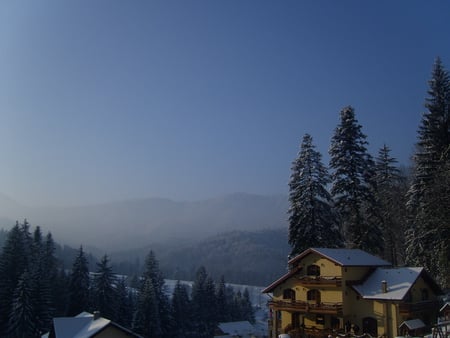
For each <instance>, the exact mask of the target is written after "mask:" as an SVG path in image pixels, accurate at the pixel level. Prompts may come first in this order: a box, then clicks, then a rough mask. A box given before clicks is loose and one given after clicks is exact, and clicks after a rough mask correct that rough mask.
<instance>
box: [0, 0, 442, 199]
mask: <svg viewBox="0 0 450 338" xmlns="http://www.w3.org/2000/svg"><path fill="white" fill-rule="evenodd" d="M449 18H450V1H445V0H442V1H433V0H431V1H430V0H428V1H423V0H420V1H414V0H408V1H406V0H404V1H391V0H390V1H379V0H377V1H360V0H358V1H346V0H344V1H335V0H330V1H298V0H291V1H289V0H286V1H275V0H274V1H262V0H216V1H213V0H204V1H200V0H178V1H172V0H160V1H150V0H149V1H143V0H142V1H138V0H135V1H131V0H129V1H125V0H103V1H101V0H94V1H93V0H77V1H75V0H74V1H61V0H54V1H48V0H40V1H35V0H30V1H22V0H4V1H1V2H0V117H1V119H0V158H1V161H0V192H1V193H3V194H6V195H8V196H10V197H11V198H13V199H15V200H17V201H20V202H22V203H25V204H28V205H46V204H49V205H73V204H89V203H96V202H103V201H111V200H121V199H126V198H140V197H166V198H171V199H174V200H196V199H203V198H209V197H216V196H220V195H222V194H226V193H231V192H248V193H256V194H280V193H281V194H287V193H288V186H287V182H288V180H289V175H290V166H291V162H292V160H293V159H294V158H295V157H296V154H297V152H298V147H299V144H300V141H301V138H302V137H303V135H304V134H305V133H310V134H311V135H312V137H313V140H314V143H315V144H316V146H317V148H318V150H319V151H320V152H322V154H323V155H324V163H325V164H328V154H327V151H328V148H329V145H330V139H331V137H332V134H333V130H334V128H335V127H336V125H337V124H338V122H339V111H340V110H341V108H343V107H344V106H346V105H352V106H354V107H355V110H356V116H357V119H358V120H359V122H360V124H362V126H363V132H364V133H365V134H366V135H367V136H368V141H369V143H370V151H371V152H372V154H373V155H375V154H376V152H377V151H378V149H379V148H380V147H381V146H382V145H383V144H384V143H386V144H387V145H388V146H389V147H390V148H391V149H392V155H393V156H394V157H396V158H397V159H398V160H399V161H400V162H401V163H403V164H405V165H407V164H409V158H410V156H411V155H412V153H413V149H414V143H415V142H416V131H417V127H418V125H419V121H420V118H421V114H422V112H423V111H424V108H423V102H424V98H425V96H426V90H427V81H428V79H429V77H430V72H431V67H432V64H433V62H434V59H435V58H436V56H440V57H441V58H442V60H443V63H444V65H445V66H446V68H447V69H450V43H449V41H450V19H449Z"/></svg>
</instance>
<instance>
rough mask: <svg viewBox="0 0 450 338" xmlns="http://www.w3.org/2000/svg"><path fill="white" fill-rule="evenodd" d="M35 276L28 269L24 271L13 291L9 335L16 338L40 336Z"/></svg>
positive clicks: (35, 337)
mask: <svg viewBox="0 0 450 338" xmlns="http://www.w3.org/2000/svg"><path fill="white" fill-rule="evenodd" d="M32 283H33V278H31V276H30V275H29V273H28V271H26V270H25V271H24V272H23V274H22V275H21V277H20V278H19V281H18V284H17V287H16V289H15V290H14V293H13V301H12V307H11V312H10V314H9V325H8V331H7V335H6V336H9V337H14V338H16V337H17V338H38V337H40V336H41V334H42V333H43V332H40V330H39V327H38V326H37V323H38V321H37V320H36V317H37V316H38V314H37V313H36V311H35V305H36V302H37V301H38V300H37V299H35V298H34V297H33V296H34V295H33V285H32Z"/></svg>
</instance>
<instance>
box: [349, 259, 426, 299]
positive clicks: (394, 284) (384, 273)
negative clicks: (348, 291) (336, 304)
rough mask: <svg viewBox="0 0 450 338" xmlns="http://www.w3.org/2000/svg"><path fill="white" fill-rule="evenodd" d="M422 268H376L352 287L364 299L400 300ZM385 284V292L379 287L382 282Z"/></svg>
mask: <svg viewBox="0 0 450 338" xmlns="http://www.w3.org/2000/svg"><path fill="white" fill-rule="evenodd" d="M422 271H423V268H411V267H403V268H377V269H376V270H375V271H374V272H373V273H372V274H371V275H370V276H369V278H368V279H367V280H366V281H365V282H364V283H363V284H361V285H355V286H353V288H354V289H355V290H356V291H357V292H358V293H359V294H360V295H361V296H362V297H363V298H364V299H380V300H381V299H383V300H387V299H388V300H402V299H403V298H404V297H405V296H406V293H407V292H408V291H409V289H410V288H411V286H412V285H413V284H414V282H415V281H416V280H417V278H418V277H419V275H420V274H421V272H422ZM383 281H385V282H386V284H387V292H383V291H382V289H381V284H382V282H383Z"/></svg>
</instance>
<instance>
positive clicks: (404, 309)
mask: <svg viewBox="0 0 450 338" xmlns="http://www.w3.org/2000/svg"><path fill="white" fill-rule="evenodd" d="M398 308H399V312H400V315H401V316H405V317H408V316H411V315H414V313H416V312H425V311H436V312H437V311H438V310H439V303H438V302H437V301H435V300H429V301H423V302H417V303H401V304H399V306H398Z"/></svg>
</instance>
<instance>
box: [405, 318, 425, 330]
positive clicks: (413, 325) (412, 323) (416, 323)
mask: <svg viewBox="0 0 450 338" xmlns="http://www.w3.org/2000/svg"><path fill="white" fill-rule="evenodd" d="M403 325H405V326H406V327H407V328H408V329H409V330H416V329H421V328H422V327H425V324H424V323H423V322H422V321H421V320H420V319H410V320H405V321H404V322H403V323H401V324H400V327H402V326H403Z"/></svg>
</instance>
